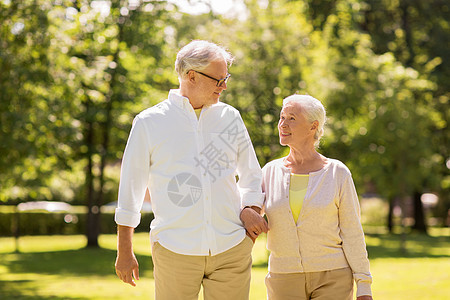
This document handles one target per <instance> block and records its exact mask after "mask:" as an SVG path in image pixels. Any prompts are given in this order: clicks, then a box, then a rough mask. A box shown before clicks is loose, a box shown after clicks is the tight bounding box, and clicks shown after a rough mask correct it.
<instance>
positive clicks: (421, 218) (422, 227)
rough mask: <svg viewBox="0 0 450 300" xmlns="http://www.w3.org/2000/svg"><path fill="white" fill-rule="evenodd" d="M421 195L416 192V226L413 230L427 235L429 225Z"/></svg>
mask: <svg viewBox="0 0 450 300" xmlns="http://www.w3.org/2000/svg"><path fill="white" fill-rule="evenodd" d="M420 197H421V193H419V192H417V191H416V192H414V196H413V201H414V225H413V226H412V229H414V230H417V231H420V232H423V233H425V234H426V233H427V224H426V222H425V213H424V209H423V204H422V199H421V198H420Z"/></svg>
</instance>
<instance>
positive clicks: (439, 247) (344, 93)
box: [0, 0, 450, 300]
mask: <svg viewBox="0 0 450 300" xmlns="http://www.w3.org/2000/svg"><path fill="white" fill-rule="evenodd" d="M449 8H450V4H449V3H448V2H446V1H441V0H430V1H419V0H398V1H387V0H386V1H385V0H365V1H363V0H337V1H332V0H303V1H295V0H294V1H287V0H280V1H269V0H242V1H238V0H236V1H220V0H211V1H194V0H192V1H189V0H169V1H150V0H149V1H142V0H133V1H131V0H130V1H124V0H122V1H119V0H111V1H87V0H54V1H44V0H24V1H9V0H0V28H1V32H0V91H1V92H0V132H1V134H0V234H1V237H0V299H3V298H5V297H6V298H5V299H9V298H8V297H13V296H14V297H15V298H14V299H16V298H17V299H50V298H52V297H53V298H55V297H56V298H58V299H59V298H64V299H104V298H102V295H109V297H108V298H111V299H125V298H122V297H124V296H123V295H125V294H127V293H128V294H129V293H131V292H130V290H127V289H124V288H123V287H120V288H118V289H119V290H115V288H116V286H120V282H118V281H117V279H116V278H115V277H114V276H115V275H114V269H113V261H114V256H115V252H114V249H115V244H114V243H115V242H114V239H115V237H114V232H115V223H114V221H113V213H114V207H115V204H116V202H115V201H116V200H117V199H116V198H117V189H118V182H119V172H120V163H121V158H122V155H123V150H124V147H125V144H126V140H127V137H128V133H129V130H130V128H131V122H132V120H133V118H134V116H135V115H136V114H137V113H139V112H140V111H142V110H143V109H145V108H147V107H149V106H152V105H155V104H157V103H159V102H160V101H162V100H164V99H165V98H166V97H167V94H168V91H169V89H173V88H177V87H178V79H177V76H176V73H175V71H174V61H175V56H176V53H177V51H178V50H179V49H180V48H181V47H182V46H184V45H186V44H187V43H188V42H189V41H191V40H193V39H206V40H210V41H213V42H215V43H218V44H220V45H223V46H224V47H226V48H227V49H228V50H229V51H230V52H231V53H232V54H233V55H234V56H235V61H234V63H233V65H232V66H231V68H230V69H229V72H230V73H231V74H232V77H231V79H230V81H229V84H228V89H227V90H226V91H225V92H224V93H223V95H222V97H221V101H223V102H226V103H228V104H231V105H232V106H234V107H236V108H237V109H239V111H240V112H241V114H242V117H243V119H244V122H245V124H246V126H247V129H248V131H249V134H250V137H251V139H252V142H253V144H254V147H255V151H256V153H257V156H258V159H259V162H260V164H261V166H264V165H265V164H266V163H267V162H269V161H270V160H273V159H275V158H279V157H281V156H283V155H286V154H287V151H288V150H287V149H286V148H283V147H281V146H280V145H279V143H278V132H277V126H276V124H277V122H278V115H279V112H280V106H281V103H282V99H283V98H285V97H286V96H289V95H291V94H294V93H302V94H310V95H312V96H314V97H316V98H318V99H319V100H321V101H322V102H323V103H324V105H325V107H326V109H327V114H328V117H329V118H328V124H327V127H326V130H325V136H324V138H323V141H322V143H321V145H320V148H319V151H320V152H321V153H323V154H324V155H325V156H328V157H332V158H336V159H339V160H341V161H343V162H344V163H345V164H346V165H347V166H348V167H349V168H350V170H351V171H352V175H353V178H354V181H355V184H356V187H357V191H358V194H359V196H360V200H361V208H362V221H363V225H364V230H365V232H366V237H367V238H366V241H367V244H368V250H369V257H370V259H371V262H372V266H373V271H372V272H373V273H374V295H375V298H376V299H377V298H378V299H383V300H384V299H448V298H445V297H448V295H449V294H450V290H449V289H450V288H449V287H448V284H445V283H446V282H449V280H450V277H449V275H448V274H449V273H448V271H443V270H448V269H449V268H450V262H449V257H450V250H449V249H450V238H449V237H450V230H449V226H450V214H449V212H450V193H449V191H450V172H449V169H450V154H449V148H450V147H449V146H450V142H449V137H450V133H449V130H448V122H449V114H450V109H449V96H450V93H449V89H448V86H449V82H450V68H449V60H450V53H449V52H450V51H449V49H450V29H449V28H450V27H449V20H450V12H449ZM151 219H152V213H151V205H150V204H149V203H146V205H145V207H144V211H143V219H142V223H141V225H140V226H139V227H138V228H137V232H148V227H149V223H150V221H151ZM137 236H138V239H139V245H141V246H139V254H140V255H142V257H143V259H145V260H146V262H145V263H143V266H144V267H146V268H147V269H148V271H147V272H144V271H143V272H144V275H147V279H144V280H148V281H146V282H147V283H146V286H147V287H148V288H149V289H151V288H150V287H151V286H152V284H153V283H152V279H151V277H152V273H151V264H150V262H149V261H150V258H149V257H150V252H149V249H148V245H147V244H146V243H147V239H146V237H147V234H144V233H142V235H139V234H138V235H137ZM55 237H56V238H55ZM258 245H260V248H258V249H256V250H255V251H256V254H255V255H256V257H257V259H256V260H255V262H254V274H255V275H254V279H253V281H252V292H251V298H252V299H264V297H265V288H264V282H263V277H264V274H265V272H266V266H267V265H266V263H267V261H266V258H267V257H266V254H267V253H266V252H265V250H264V241H263V240H261V241H260V242H259V244H258ZM86 246H88V247H86ZM72 256H73V257H76V258H77V259H78V260H77V266H76V267H75V266H71V264H70V263H69V264H66V263H65V262H66V261H67V260H68V258H69V257H72ZM100 257H104V259H101V258H100ZM92 258H95V260H94V261H92V260H90V259H92ZM51 261H53V262H54V263H52V262H51ZM41 262H46V264H42V263H41ZM95 262H97V263H98V264H97V265H96V264H95ZM44 265H46V266H48V267H47V268H46V267H45V266H44ZM27 266H29V267H27ZM405 273H408V275H405ZM52 275H55V277H52ZM425 275H426V276H425ZM405 276H406V277H405ZM64 278H66V279H65V280H66V281H64ZM86 279H87V280H88V281H89V282H96V281H97V280H98V286H96V287H93V288H90V289H89V292H87V293H82V292H80V291H83V288H82V287H83V284H82V282H84V281H85V280H86ZM399 279H403V280H404V282H402V280H400V281H399ZM67 280H68V281H67ZM103 280H104V281H103ZM13 282H14V284H13ZM17 282H19V283H20V284H16V283H17ZM68 282H70V283H71V284H72V285H73V288H71V289H68V292H67V293H65V292H64V287H67V286H70V284H68ZM141 286H142V285H141ZM102 293H103V294H102ZM132 293H135V294H134V295H135V296H136V297H137V298H138V299H140V298H139V297H145V296H146V295H148V294H151V291H150V290H148V289H145V290H133V292H132ZM404 293H410V294H408V296H404ZM421 293H422V294H421ZM3 296H4V297H3ZM377 296H378V297H377ZM114 297H116V298H114ZM146 299H148V298H146Z"/></svg>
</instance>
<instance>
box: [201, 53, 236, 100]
mask: <svg viewBox="0 0 450 300" xmlns="http://www.w3.org/2000/svg"><path fill="white" fill-rule="evenodd" d="M201 73H203V74H206V75H208V76H210V77H213V78H216V79H222V78H225V77H226V76H227V74H228V68H227V63H226V62H225V60H216V61H213V62H211V63H210V64H209V66H208V67H207V68H206V69H204V70H202V71H201ZM195 76H196V77H197V79H198V81H197V89H196V95H195V96H196V98H197V99H198V102H200V103H201V104H202V105H206V106H208V105H212V104H216V103H217V102H218V101H219V97H220V94H221V93H222V92H223V91H224V90H226V89H227V84H226V83H225V82H224V83H223V84H222V85H221V86H217V81H216V80H214V79H211V78H208V77H207V76H204V75H202V74H200V73H197V72H196V73H195Z"/></svg>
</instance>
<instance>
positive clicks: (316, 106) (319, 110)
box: [283, 94, 327, 147]
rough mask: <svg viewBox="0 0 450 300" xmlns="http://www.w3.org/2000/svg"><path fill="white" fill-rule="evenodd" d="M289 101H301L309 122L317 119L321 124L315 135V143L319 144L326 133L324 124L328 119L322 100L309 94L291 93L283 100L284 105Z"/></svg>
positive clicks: (303, 111)
mask: <svg viewBox="0 0 450 300" xmlns="http://www.w3.org/2000/svg"><path fill="white" fill-rule="evenodd" d="M289 102H296V103H299V104H300V105H301V107H302V113H303V115H304V116H305V118H306V120H308V121H309V122H311V123H312V122H314V121H317V122H319V125H318V126H317V130H316V134H315V135H314V139H315V142H314V145H315V146H316V147H318V146H319V143H320V139H321V138H322V136H323V133H324V126H325V123H326V121H327V115H326V112H325V107H324V106H323V104H322V102H320V101H319V100H317V99H316V98H314V97H312V96H309V95H297V94H294V95H291V96H288V97H286V98H284V100H283V107H284V106H285V105H286V104H287V103H289Z"/></svg>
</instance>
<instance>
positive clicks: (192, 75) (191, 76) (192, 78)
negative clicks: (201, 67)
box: [187, 70, 196, 83]
mask: <svg viewBox="0 0 450 300" xmlns="http://www.w3.org/2000/svg"><path fill="white" fill-rule="evenodd" d="M187 78H188V80H189V82H191V83H195V80H196V78H195V72H194V70H190V71H189V72H188V73H187Z"/></svg>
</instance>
